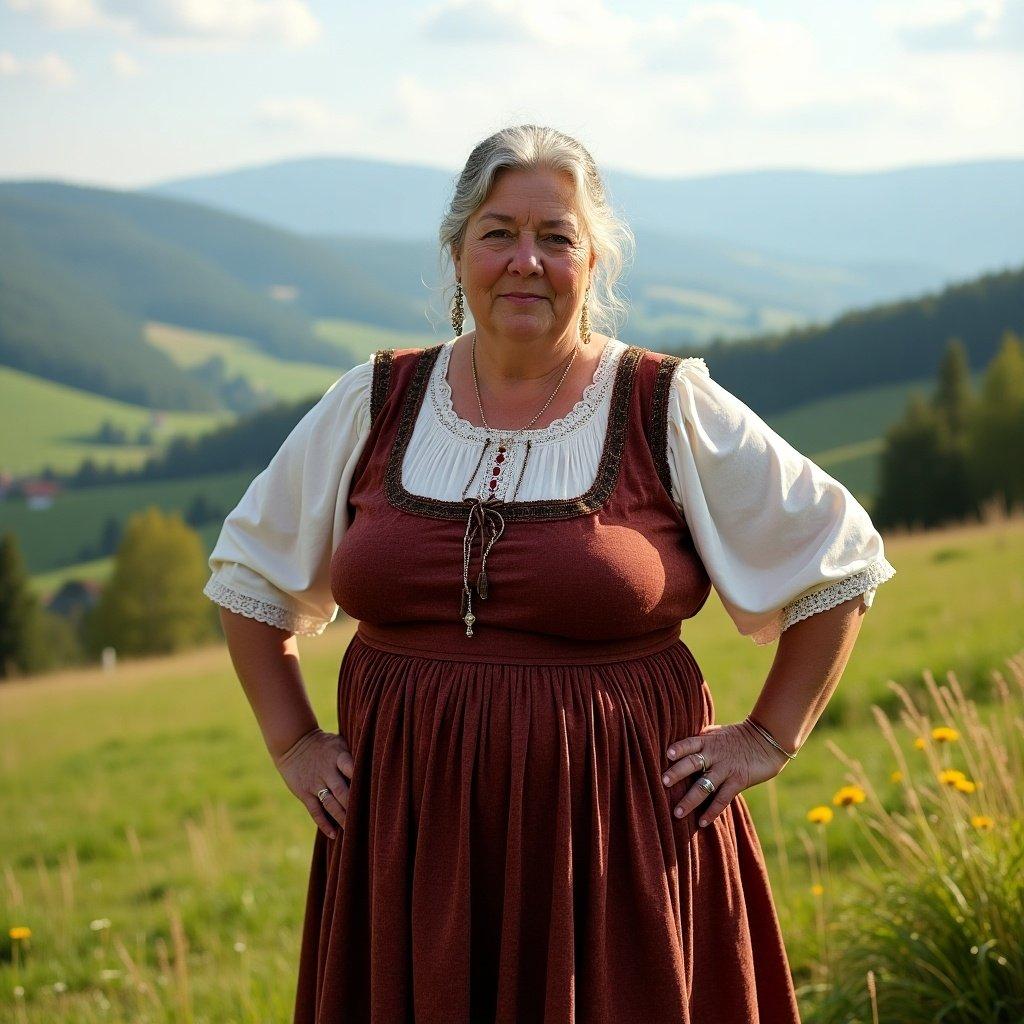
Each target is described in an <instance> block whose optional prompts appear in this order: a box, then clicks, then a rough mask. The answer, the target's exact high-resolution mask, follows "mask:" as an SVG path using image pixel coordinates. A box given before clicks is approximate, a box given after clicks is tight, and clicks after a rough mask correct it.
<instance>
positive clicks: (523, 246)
mask: <svg viewBox="0 0 1024 1024" xmlns="http://www.w3.org/2000/svg"><path fill="white" fill-rule="evenodd" d="M508 269H509V273H511V274H520V275H524V276H525V275H534V274H539V273H543V267H541V264H540V261H539V259H538V253H537V244H536V241H535V240H534V236H533V234H532V233H531V232H529V231H521V232H520V233H519V239H518V241H517V242H516V247H515V251H514V252H513V253H512V257H511V259H510V260H509V264H508Z"/></svg>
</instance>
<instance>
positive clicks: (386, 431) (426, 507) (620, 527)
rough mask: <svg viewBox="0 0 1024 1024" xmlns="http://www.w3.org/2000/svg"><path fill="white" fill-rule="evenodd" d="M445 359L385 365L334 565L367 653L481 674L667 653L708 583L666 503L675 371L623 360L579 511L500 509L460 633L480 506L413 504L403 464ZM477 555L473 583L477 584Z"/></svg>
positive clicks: (543, 505) (633, 356) (389, 358)
mask: <svg viewBox="0 0 1024 1024" xmlns="http://www.w3.org/2000/svg"><path fill="white" fill-rule="evenodd" d="M440 348H441V346H440V345H438V346H434V347H432V348H428V349H422V350H421V349H399V350H392V349H389V350H383V351H382V352H380V353H378V354H377V358H376V360H375V365H374V379H373V385H372V394H371V428H370V434H369V437H368V439H367V442H366V447H365V449H364V451H363V454H362V457H361V459H360V462H359V465H358V466H357V467H356V472H355V475H354V477H353V482H352V486H351V488H350V492H349V506H350V507H349V515H350V525H349V528H348V529H347V530H346V532H345V535H344V537H343V538H342V540H341V542H340V543H339V545H338V547H337V549H336V550H335V551H334V553H333V557H332V559H331V587H332V590H333V594H334V599H335V600H336V601H337V602H338V604H339V605H340V606H341V608H342V610H343V611H345V612H346V613H347V614H348V615H349V616H351V617H352V618H354V619H358V620H360V627H359V628H360V630H361V631H362V632H364V633H365V634H366V635H368V636H372V637H373V638H374V642H376V643H379V644H386V643H387V641H388V638H389V637H391V638H392V639H393V640H394V642H396V643H398V642H401V643H402V644H403V645H404V646H406V647H408V646H409V645H410V644H412V645H414V646H419V647H422V648H424V649H429V650H434V651H438V652H443V653H444V654H445V656H451V657H455V658H458V657H459V656H460V652H461V653H463V654H464V655H465V656H466V657H467V658H472V659H473V660H477V659H479V658H480V657H481V656H482V653H481V652H483V651H495V652H498V653H501V652H517V653H519V654H523V653H526V654H531V653H536V656H537V658H538V659H543V658H545V656H554V655H555V654H556V653H558V654H561V653H562V652H564V651H565V650H566V649H571V648H572V647H574V646H578V647H579V649H580V650H582V651H588V650H604V651H610V652H614V651H615V650H616V649H617V648H618V647H621V649H622V650H629V651H634V652H635V651H636V650H638V649H639V648H640V647H642V646H643V644H644V641H645V638H648V639H649V640H650V645H651V646H661V645H663V644H664V643H666V642H667V641H668V640H669V639H670V638H671V639H673V640H674V639H676V638H677V637H678V635H679V627H680V622H681V620H683V619H686V618H689V617H691V616H692V615H694V614H696V612H697V611H698V610H699V609H700V608H701V607H702V606H703V604H704V602H705V601H706V600H707V597H708V594H709V593H710V590H711V583H710V579H709V577H708V574H707V570H706V569H705V567H704V565H703V563H702V562H701V560H700V557H699V555H698V554H697V552H696V549H695V547H694V544H693V539H692V537H691V536H690V531H689V529H688V527H687V525H686V521H685V519H684V518H683V516H682V514H681V512H680V511H679V509H678V507H677V506H676V504H675V502H674V501H673V500H672V498H671V496H670V493H669V490H668V487H669V474H668V465H667V460H666V437H667V433H666V432H667V419H666V416H667V407H668V392H669V386H670V382H671V376H672V373H673V371H674V369H675V367H676V365H677V364H678V360H677V359H676V358H675V357H673V356H665V355H661V354H658V353H654V352H650V351H648V350H646V349H643V348H639V347H636V346H630V347H629V348H627V349H626V350H625V351H623V353H622V354H621V356H620V359H619V363H618V366H617V367H616V375H615V381H614V385H613V389H612V395H611V406H610V410H609V416H608V424H607V430H606V434H605V440H604V447H603V450H602V454H601V458H600V462H599V467H598V471H597V475H596V477H595V480H594V482H593V484H592V486H591V487H590V489H589V490H588V491H587V492H586V493H585V494H583V495H580V496H579V497H578V498H571V499H550V500H536V501H512V502H508V503H504V502H502V503H499V504H497V506H496V508H497V509H498V510H499V511H500V512H501V515H502V517H503V519H504V524H505V525H504V531H503V532H502V534H501V536H500V538H499V539H498V540H497V541H496V542H495V544H494V546H493V548H492V550H491V551H490V554H489V555H488V557H487V566H486V568H487V588H486V590H487V597H486V599H482V598H481V597H480V596H479V593H478V592H477V591H476V590H475V589H474V592H473V598H472V605H473V607H472V611H473V613H474V614H475V615H476V622H475V623H474V624H473V627H472V628H473V635H472V636H467V635H466V626H465V624H464V622H463V621H462V618H461V617H460V615H461V612H462V611H463V610H464V608H463V606H462V600H461V599H462V590H463V542H464V536H465V532H466V524H467V517H468V516H469V514H470V509H471V505H470V504H469V503H468V502H462V501H443V500H439V499H436V498H430V497H425V496H421V495H415V494H411V493H410V492H408V491H407V490H406V489H405V488H404V486H403V484H402V471H401V470H402V459H403V457H404V454H405V451H406V449H407V447H408V444H409V440H410V438H411V436H412V431H413V426H414V424H415V421H416V416H417V414H418V412H419V409H420V406H421V404H422V402H423V399H424V394H425V392H426V388H427V384H428V381H429V378H430V372H431V369H432V368H433V366H434V362H435V360H436V359H437V356H438V354H439V352H440ZM479 559H480V549H479V543H477V544H475V545H474V547H473V552H472V563H471V566H470V573H469V578H470V580H471V581H473V582H474V583H475V581H476V580H477V578H478V573H479V568H480V561H479Z"/></svg>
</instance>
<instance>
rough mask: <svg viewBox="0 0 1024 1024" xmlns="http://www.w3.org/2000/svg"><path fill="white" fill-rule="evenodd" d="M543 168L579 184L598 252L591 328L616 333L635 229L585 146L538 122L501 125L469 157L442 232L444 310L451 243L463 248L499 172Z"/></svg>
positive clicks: (450, 292) (450, 286) (450, 285)
mask: <svg viewBox="0 0 1024 1024" xmlns="http://www.w3.org/2000/svg"><path fill="white" fill-rule="evenodd" d="M540 168H543V169H547V170H553V171H564V172H568V173H569V174H570V175H571V176H572V179H573V181H574V182H575V186H576V209H577V211H578V212H579V215H580V219H581V222H582V225H581V226H582V228H583V230H584V231H585V233H586V234H587V235H588V236H589V238H590V244H591V247H592V248H593V250H594V252H596V253H597V256H598V259H597V262H596V263H595V264H594V269H593V272H592V275H591V280H590V298H589V299H588V301H587V313H588V316H589V318H590V324H591V327H592V329H594V330H597V331H602V332H604V333H605V334H608V335H610V336H612V337H615V336H616V335H617V331H618V327H619V325H620V321H622V320H624V319H625V315H626V313H627V311H628V307H627V305H626V303H625V302H624V301H623V300H622V299H621V298H620V297H619V295H618V294H617V292H616V285H617V283H618V280H619V277H620V276H621V274H622V269H623V266H624V265H625V263H626V261H627V259H629V258H632V256H633V253H634V251H635V246H636V240H635V238H634V236H633V232H632V231H631V230H630V227H629V225H628V224H627V223H626V222H625V220H623V219H622V218H620V217H619V215H618V214H617V213H616V212H615V211H614V210H613V209H612V206H611V204H610V202H609V200H608V197H607V193H606V190H605V187H604V183H603V182H602V180H601V175H600V174H599V173H598V170H597V165H596V164H595V163H594V158H593V157H592V156H591V155H590V153H589V152H588V151H587V149H586V147H584V145H583V144H582V143H581V142H579V141H578V140H576V139H574V138H572V136H570V135H566V134H564V133H563V132H560V131H558V130H557V129H555V128H547V127H543V126H541V125H535V124H521V125H516V126H514V127H508V128H502V129H501V130H500V131H497V132H495V133H494V134H493V135H491V136H489V137H488V138H486V139H484V140H483V141H482V142H480V143H477V145H476V147H475V148H474V149H473V152H472V153H470V154H469V158H468V159H467V160H466V165H465V167H463V169H462V173H461V174H460V175H459V178H458V181H457V182H456V183H455V188H454V191H453V193H452V197H451V200H450V202H449V204H448V209H447V210H446V211H445V215H444V218H443V220H442V221H441V227H440V229H439V231H438V240H439V243H440V261H441V274H442V279H443V283H442V285H441V288H442V296H443V301H444V309H445V310H448V309H450V308H451V303H452V298H453V296H454V293H455V285H456V279H455V274H454V263H453V261H452V257H451V250H452V246H454V247H455V249H456V251H459V250H461V248H462V242H463V239H464V238H465V234H466V226H467V224H468V223H469V219H470V217H471V216H472V215H473V213H474V212H475V211H476V210H478V209H479V208H480V206H481V204H482V203H483V202H484V201H485V200H486V198H487V196H488V194H489V193H490V191H491V187H492V186H493V184H494V179H495V177H496V175H497V174H498V172H499V171H502V170H506V169H507V170H522V171H530V170H537V169H540ZM468 313H469V310H467V315H468Z"/></svg>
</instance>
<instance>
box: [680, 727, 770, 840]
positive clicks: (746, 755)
mask: <svg viewBox="0 0 1024 1024" xmlns="http://www.w3.org/2000/svg"><path fill="white" fill-rule="evenodd" d="M697 751H700V752H701V753H702V754H703V755H704V758H705V760H706V761H707V768H706V769H705V770H703V771H702V770H701V762H700V758H699V757H697V756H696V754H697ZM666 753H667V755H668V759H669V760H670V761H674V762H675V764H673V765H672V766H671V767H670V768H669V769H668V771H667V772H665V773H664V777H663V779H662V782H665V780H668V781H667V782H666V788H668V787H669V786H674V785H675V784H676V783H677V782H679V781H680V780H681V779H685V778H686V777H687V776H689V775H693V774H694V773H700V775H707V776H708V777H709V778H710V779H711V781H712V782H713V783H714V784H715V792H714V794H713V796H714V799H713V800H712V802H711V805H710V806H709V807H708V808H707V810H706V811H705V812H704V813H703V814H702V815H701V817H700V823H699V824H700V826H701V827H704V826H705V825H710V824H711V822H713V821H714V820H715V818H717V817H718V816H719V815H720V814H721V813H722V811H724V810H725V809H726V807H728V806H729V804H730V802H731V801H732V798H733V797H734V796H736V794H737V793H739V792H740V791H741V790H744V789H747V788H748V787H750V786H756V785H757V784H758V783H759V782H767V781H768V779H774V778H775V776H776V775H778V774H779V773H780V772H781V771H782V769H783V768H785V767H786V765H787V764H789V759H788V758H787V757H786V756H785V754H783V753H782V752H781V751H779V750H776V749H775V748H774V747H773V746H771V744H770V743H768V742H767V741H766V740H765V739H764V737H763V736H761V734H760V733H758V731H757V730H756V729H754V728H753V727H752V726H750V725H748V724H747V723H746V722H737V723H735V724H733V725H709V726H708V727H707V728H706V729H705V730H704V731H703V732H702V733H700V735H698V736H689V737H687V738H686V739H681V740H675V741H674V742H673V743H670V744H669V749H668V751H666ZM707 799H708V794H707V793H705V792H704V790H703V789H702V788H701V787H700V786H698V785H696V780H694V785H693V786H691V787H690V788H689V789H688V790H687V792H686V795H685V796H684V797H683V799H682V800H681V801H680V802H679V803H678V804H677V805H676V807H675V811H674V813H675V815H676V817H678V818H682V817H684V816H685V815H687V814H689V813H690V811H692V810H694V809H695V808H697V807H699V806H700V805H701V804H702V803H703V802H704V801H705V800H707Z"/></svg>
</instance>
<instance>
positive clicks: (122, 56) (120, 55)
mask: <svg viewBox="0 0 1024 1024" xmlns="http://www.w3.org/2000/svg"><path fill="white" fill-rule="evenodd" d="M110 67H111V69H112V70H113V72H114V74H115V75H117V77H118V78H137V77H138V76H139V75H140V74H141V73H142V66H141V65H140V64H139V62H138V61H137V60H136V59H135V58H134V57H133V56H132V55H131V54H130V53H125V52H124V50H117V51H115V52H114V53H112V54H111V55H110Z"/></svg>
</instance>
